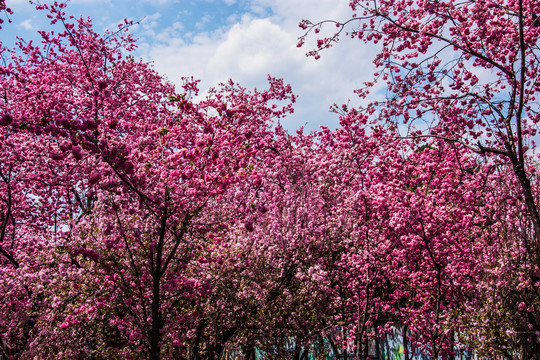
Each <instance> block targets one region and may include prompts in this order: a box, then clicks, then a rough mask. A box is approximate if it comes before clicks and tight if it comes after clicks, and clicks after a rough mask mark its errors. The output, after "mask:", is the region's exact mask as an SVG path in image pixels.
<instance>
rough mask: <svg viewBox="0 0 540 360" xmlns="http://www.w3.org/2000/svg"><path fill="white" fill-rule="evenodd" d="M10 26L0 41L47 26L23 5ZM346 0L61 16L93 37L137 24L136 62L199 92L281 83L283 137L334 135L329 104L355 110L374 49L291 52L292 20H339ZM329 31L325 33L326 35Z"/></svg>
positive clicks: (123, 8) (82, 6) (295, 32)
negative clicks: (76, 20) (290, 109)
mask: <svg viewBox="0 0 540 360" xmlns="http://www.w3.org/2000/svg"><path fill="white" fill-rule="evenodd" d="M6 2H7V5H8V7H10V8H12V9H13V11H14V14H13V15H12V16H11V20H12V23H11V24H7V23H4V26H3V29H2V30H0V34H1V36H2V41H3V42H4V43H10V42H11V41H12V39H13V38H14V37H15V36H21V37H23V38H25V39H31V38H35V31H36V30H38V29H43V28H46V27H47V24H48V22H47V21H46V19H45V16H44V14H42V13H40V12H36V11H35V10H34V9H33V7H32V6H31V5H29V3H28V1H27V0H7V1H6ZM348 3H349V0H71V1H70V2H69V3H68V7H67V12H68V13H69V14H72V15H76V16H78V15H84V16H90V17H91V18H92V19H93V21H94V25H95V27H96V29H97V30H99V31H101V30H103V29H105V28H108V27H110V28H113V27H114V26H115V25H116V24H118V23H119V22H121V21H122V20H123V19H124V18H128V19H132V20H135V21H137V20H141V22H140V25H138V26H135V27H133V29H132V32H133V34H134V35H135V37H136V38H138V39H139V41H138V45H139V49H138V50H137V52H136V54H135V55H136V56H139V57H142V58H143V59H144V60H145V61H151V62H153V64H154V67H155V68H156V70H157V71H159V72H160V73H161V74H163V75H164V76H166V77H167V78H168V79H169V80H170V81H172V82H174V83H176V84H179V83H180V78H181V77H182V76H194V77H195V78H197V79H200V80H201V89H202V90H205V89H207V88H209V87H211V86H215V85H217V84H218V83H220V82H224V81H226V80H228V79H229V78H232V79H233V80H235V81H236V82H238V83H240V84H241V85H242V86H245V87H247V88H254V87H257V88H260V89H262V88H264V87H265V85H266V78H267V75H268V74H270V75H272V76H275V77H281V78H283V79H284V80H285V82H287V83H290V84H291V85H292V87H293V91H294V92H295V94H297V95H298V97H299V98H298V102H297V104H296V106H295V109H296V112H295V114H294V115H292V116H290V117H288V118H287V119H285V120H284V121H282V123H283V124H284V126H285V127H286V128H287V129H289V130H290V131H294V130H296V129H298V128H300V127H301V126H305V129H306V130H307V131H311V130H316V129H318V128H319V127H320V126H321V125H325V126H329V127H331V128H334V127H336V126H337V124H338V118H337V116H336V115H335V114H331V113H330V112H329V111H328V110H329V108H330V107H331V105H332V104H333V103H338V104H342V103H346V102H347V101H349V100H350V104H351V105H358V104H360V100H359V99H357V98H356V96H355V95H354V93H353V90H354V89H356V88H358V87H360V86H361V84H362V82H364V81H369V80H370V78H371V74H372V73H373V72H374V70H373V67H372V63H371V61H372V59H373V57H374V54H375V53H376V51H377V49H376V48H374V47H373V46H366V45H364V44H363V43H361V42H359V41H357V40H351V39H343V41H342V42H341V43H339V44H337V45H336V46H335V47H334V48H332V49H330V50H329V51H326V52H324V53H323V54H322V57H321V59H319V60H315V59H313V58H308V57H306V56H305V53H306V52H307V51H308V50H310V49H311V47H313V45H314V43H315V41H316V39H315V38H314V37H311V38H310V39H309V41H308V42H307V43H306V45H305V46H304V47H303V48H300V49H298V48H297V47H296V43H297V39H298V37H299V36H300V35H302V30H301V29H300V28H298V23H299V21H300V20H302V19H304V18H306V19H310V20H312V21H314V22H315V21H320V20H324V19H336V20H346V19H348V17H349V16H350V14H351V12H350V9H349V8H348V6H347V5H348ZM332 30H335V28H333V29H332V28H329V31H332Z"/></svg>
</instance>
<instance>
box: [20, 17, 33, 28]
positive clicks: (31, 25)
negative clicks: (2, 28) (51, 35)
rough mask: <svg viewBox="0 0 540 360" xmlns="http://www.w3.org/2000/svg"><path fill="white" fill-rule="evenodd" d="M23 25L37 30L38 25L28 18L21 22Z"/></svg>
mask: <svg viewBox="0 0 540 360" xmlns="http://www.w3.org/2000/svg"><path fill="white" fill-rule="evenodd" d="M19 25H20V26H21V27H23V28H24V29H26V30H35V29H36V27H35V26H34V23H33V22H32V19H26V20H24V21H23V22H21V23H20V24H19Z"/></svg>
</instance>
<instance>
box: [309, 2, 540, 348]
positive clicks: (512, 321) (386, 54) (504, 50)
mask: <svg viewBox="0 0 540 360" xmlns="http://www.w3.org/2000/svg"><path fill="white" fill-rule="evenodd" d="M350 7H351V9H352V11H353V14H352V16H351V18H350V19H348V20H345V21H322V22H318V23H312V22H310V21H307V20H304V21H302V22H301V23H300V26H301V27H302V28H303V29H305V30H306V33H305V35H304V36H302V37H301V38H300V43H299V45H301V44H302V43H303V42H304V41H305V40H306V39H307V36H308V35H309V34H310V33H312V32H313V33H320V32H321V31H322V32H325V31H328V29H327V28H326V27H325V25H326V24H328V23H332V24H334V25H335V26H337V32H334V31H330V33H331V35H330V36H323V37H322V38H320V39H318V40H317V45H316V48H315V49H314V50H313V51H310V52H309V53H308V55H312V56H315V57H319V56H320V51H321V50H323V49H326V48H329V47H331V46H332V44H333V43H334V42H336V41H338V40H339V37H340V36H342V35H347V36H350V37H352V38H357V39H360V40H361V41H364V42H366V43H375V44H379V45H380V49H381V50H380V52H379V53H378V54H377V55H376V57H375V59H374V64H375V65H376V67H377V72H376V73H375V74H374V78H373V81H368V82H366V83H365V87H363V88H362V89H359V90H358V91H357V93H358V95H359V96H360V97H361V98H364V99H366V101H367V100H371V101H370V102H369V104H368V105H366V106H365V107H363V108H361V109H359V111H360V112H361V113H362V114H364V115H365V116H367V117H368V120H367V121H365V120H364V117H361V118H360V119H362V122H360V124H364V125H365V124H366V123H368V124H380V125H382V126H384V127H385V128H386V129H387V130H388V131H391V132H393V134H394V135H393V136H394V138H395V139H401V140H407V139H411V140H412V139H414V140H415V141H416V142H417V146H426V145H428V146H431V145H430V144H431V143H430V142H432V141H434V140H435V139H438V140H442V141H445V142H447V143H448V144H454V146H457V147H458V148H459V149H461V150H460V151H462V152H463V153H464V154H466V153H469V152H470V154H471V155H470V156H473V155H474V157H475V159H476V160H475V161H477V162H479V163H481V164H482V167H483V168H485V169H486V170H483V171H482V172H481V173H484V172H485V171H487V169H489V168H492V167H493V166H496V167H498V168H499V170H497V171H498V172H500V173H502V174H504V176H507V177H508V178H507V180H506V184H513V185H514V186H515V187H513V188H508V187H506V191H507V193H506V195H497V197H495V198H498V196H503V198H505V201H506V202H511V203H512V204H516V203H519V204H521V206H518V207H517V208H516V209H515V210H516V213H514V214H513V215H509V214H510V213H507V219H506V224H507V226H506V227H505V226H504V225H500V223H499V221H501V220H502V219H501V218H499V219H498V221H495V222H494V224H493V225H492V226H490V227H489V228H490V233H491V236H492V237H494V238H496V239H497V240H496V242H497V246H499V249H501V252H497V253H496V255H494V254H493V253H492V257H491V258H490V259H488V258H485V261H487V262H486V263H484V264H478V266H482V267H484V268H490V269H492V270H493V271H492V272H491V274H492V277H491V279H492V281H495V282H496V283H498V284H499V285H498V286H504V288H505V289H506V290H504V291H502V292H505V291H508V292H509V293H513V294H515V296H512V297H511V298H513V299H514V300H509V299H508V298H506V299H505V296H500V295H497V299H495V298H493V297H490V295H488V294H489V292H482V294H484V295H486V296H487V297H486V298H481V299H479V301H478V302H477V304H476V305H477V306H478V307H479V308H484V310H483V314H484V315H485V317H486V319H485V321H487V322H489V321H493V323H492V324H493V325H489V326H488V325H485V326H487V327H488V328H489V327H492V326H495V324H500V323H501V321H500V320H501V319H502V318H505V319H506V320H505V321H503V323H504V324H505V329H504V330H503V331H500V332H496V333H492V335H493V337H492V338H491V340H493V341H494V342H499V343H501V344H502V343H504V344H505V345H504V346H502V347H501V348H500V349H499V350H501V351H500V352H502V353H503V354H505V355H506V356H512V354H515V353H519V354H520V357H522V358H530V357H531V356H534V354H537V353H538V351H539V350H538V346H539V345H538V344H539V342H538V339H539V338H538V334H539V330H540V328H539V324H538V311H539V300H540V299H539V292H538V287H539V279H540V277H539V268H538V263H539V259H540V255H539V254H540V217H539V215H538V195H537V192H536V187H537V184H536V183H537V180H536V167H537V163H536V160H535V156H536V155H535V147H536V145H535V142H534V139H535V136H536V134H537V130H538V129H537V128H538V122H539V120H540V118H539V107H538V102H537V96H538V93H539V90H540V83H539V81H538V69H539V68H540V66H539V65H540V64H539V63H538V61H539V60H538V59H539V56H538V55H539V53H540V50H539V47H538V42H539V36H540V26H539V24H538V14H539V12H540V9H539V8H538V7H539V4H538V2H537V1H527V0H518V1H503V0H500V1H464V2H456V1H416V2H413V1H405V0H404V1H386V0H382V1H380V0H376V1H351V2H350ZM375 84H386V86H387V91H386V95H385V97H384V98H383V99H380V94H379V93H376V92H373V93H370V90H371V89H373V88H374V85H375ZM379 99H380V100H379ZM336 110H341V111H343V112H344V113H347V110H348V109H345V108H343V109H340V108H337V107H336ZM353 111H355V112H356V111H357V110H356V109H354V110H353ZM445 148H446V146H445ZM458 158H459V157H458ZM440 166H441V167H442V166H444V165H443V164H441V165H440ZM508 170H510V171H508ZM465 185H466V184H462V185H460V186H462V187H463V188H464V189H465ZM427 198H428V196H427V195H426V196H425V197H424V199H425V200H422V201H426V200H427ZM495 198H494V197H493V196H490V197H487V198H482V201H484V202H486V201H487V199H489V200H494V199H495ZM512 206H514V205H512ZM409 210H411V209H409ZM419 211H420V209H419ZM492 211H495V213H497V214H500V211H502V210H499V211H496V210H492ZM432 215H433V214H424V215H422V216H421V217H420V218H421V219H427V217H428V216H432ZM418 216H419V215H418ZM501 216H502V215H501ZM404 218H407V216H405V214H404V215H403V219H404ZM518 219H519V220H518ZM433 220H434V219H433ZM422 221H424V220H422ZM514 223H519V224H520V225H519V226H513V224H514ZM502 224H504V222H503V223H502ZM500 226H503V228H501V227H500ZM503 229H504V230H503ZM510 229H511V233H512V234H513V236H515V237H513V236H510V237H509V236H508V234H509V233H508V232H507V231H509V230H510ZM516 241H517V242H516ZM491 249H492V250H493V249H494V248H491ZM502 249H505V250H502ZM510 249H512V250H510ZM493 251H495V250H493ZM510 254H511V255H510ZM426 255H430V256H428V257H427V259H428V260H429V257H431V258H432V259H434V260H433V261H432V265H434V266H435V268H438V267H439V266H440V264H439V265H437V264H438V263H437V261H436V257H435V254H426ZM493 256H494V257H493ZM516 259H519V260H516ZM497 263H498V264H499V265H497ZM503 264H508V265H509V264H513V265H511V267H512V269H513V272H515V273H520V274H521V275H519V276H518V277H517V278H515V279H513V280H509V279H508V281H502V280H501V279H500V278H498V277H503V274H508V273H505V270H502V269H504V268H506V265H503ZM509 266H510V265H509ZM518 268H519V269H520V270H517V269H518ZM495 269H498V270H495ZM437 272H439V271H437ZM495 274H497V275H495ZM525 274H526V275H525ZM483 279H487V277H484V278H483ZM482 286H483V285H482V284H478V287H479V288H481V287H482ZM493 286H495V287H497V286H496V285H491V288H492V289H493ZM488 287H490V286H488ZM518 294H519V295H518ZM518 298H519V299H520V300H517V299H518ZM493 303H496V304H497V306H496V308H497V309H498V314H499V315H497V316H495V315H494V312H490V311H487V312H486V310H487V307H492V306H493ZM482 304H483V305H482ZM518 304H521V307H520V313H519V315H517V316H513V315H510V314H513V313H515V309H516V308H517V306H518ZM484 306H485V307H484ZM503 309H505V310H503ZM479 311H482V310H479ZM503 314H509V315H508V316H507V315H503ZM501 316H502V318H501ZM490 319H491V320H490ZM469 325H470V326H471V327H473V326H474V323H470V324H469ZM524 325H525V326H524ZM477 333H478V332H477ZM488 337H489V336H488ZM482 339H483V340H480V341H481V342H482V341H483V342H484V343H487V342H488V340H487V338H486V337H483V338H482ZM503 348H504V349H503ZM494 349H495V348H492V350H494ZM508 349H510V350H508ZM494 351H495V350H494ZM432 355H436V353H434V354H432Z"/></svg>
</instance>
